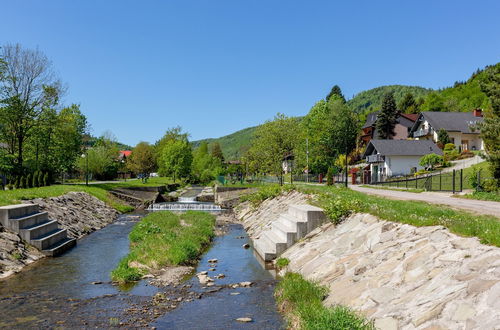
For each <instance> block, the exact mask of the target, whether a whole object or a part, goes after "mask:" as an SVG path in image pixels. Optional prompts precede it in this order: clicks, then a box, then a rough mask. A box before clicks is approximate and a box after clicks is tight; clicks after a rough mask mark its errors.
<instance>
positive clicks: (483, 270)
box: [236, 192, 500, 330]
mask: <svg viewBox="0 0 500 330" xmlns="http://www.w3.org/2000/svg"><path fill="white" fill-rule="evenodd" d="M309 197H310V196H307V195H304V194H301V193H298V192H291V193H288V194H286V195H282V196H280V197H277V198H275V199H272V200H267V201H264V202H263V203H262V204H261V205H260V206H259V207H258V208H256V209H254V208H252V207H251V206H250V205H249V204H248V203H243V204H242V205H240V206H239V207H237V208H236V214H237V216H238V217H239V219H240V220H241V221H242V222H243V225H244V226H245V228H246V229H247V231H248V232H249V234H250V236H251V237H258V236H259V235H260V233H261V232H262V230H263V229H264V228H269V227H270V226H271V224H272V222H274V221H276V220H277V219H278V218H279V215H280V214H282V213H286V212H287V209H288V205H290V204H302V203H304V202H306V201H307V200H308V198H309ZM281 257H283V258H287V259H289V260H290V263H289V265H288V266H287V267H286V269H284V270H282V274H281V275H283V272H285V271H292V272H298V273H300V274H302V275H303V276H304V277H305V278H306V279H308V280H312V281H317V282H319V283H320V284H322V285H325V286H326V287H328V288H329V295H328V297H327V298H326V299H325V301H324V303H325V305H327V306H333V305H336V304H341V305H345V306H349V307H351V308H353V309H354V310H357V311H360V312H361V313H362V314H364V315H365V316H366V317H368V318H370V319H372V320H374V321H375V324H376V326H377V328H379V329H384V330H386V329H500V328H499V326H498V325H499V324H500V249H499V248H497V247H493V246H488V245H483V244H481V243H480V242H479V240H478V239H477V238H464V237H460V236H457V235H454V234H452V233H450V232H449V231H448V230H447V229H446V228H444V227H440V226H432V227H414V226H411V225H405V224H400V223H393V222H388V221H382V220H379V219H378V218H376V217H374V216H372V215H370V214H354V215H352V216H351V217H349V218H348V219H346V220H345V221H344V222H343V223H341V224H340V225H338V226H335V225H333V224H332V223H326V224H324V225H322V226H321V227H318V228H316V229H315V230H314V231H312V232H310V233H309V234H308V235H307V236H306V237H305V238H303V239H302V240H301V241H299V242H298V243H296V244H295V245H293V246H292V247H290V248H289V249H287V250H286V251H285V252H284V253H283V254H282V256H281Z"/></svg>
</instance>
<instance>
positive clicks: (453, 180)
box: [451, 170, 455, 193]
mask: <svg viewBox="0 0 500 330" xmlns="http://www.w3.org/2000/svg"><path fill="white" fill-rule="evenodd" d="M451 185H452V186H453V188H452V190H453V193H455V170H453V179H452V180H451Z"/></svg>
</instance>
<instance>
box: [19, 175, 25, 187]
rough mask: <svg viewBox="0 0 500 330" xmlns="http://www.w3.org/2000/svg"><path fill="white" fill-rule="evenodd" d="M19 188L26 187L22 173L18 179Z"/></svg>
mask: <svg viewBox="0 0 500 330" xmlns="http://www.w3.org/2000/svg"><path fill="white" fill-rule="evenodd" d="M19 188H22V189H26V178H25V177H24V175H23V176H21V178H20V179H19Z"/></svg>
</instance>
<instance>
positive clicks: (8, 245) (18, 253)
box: [0, 225, 44, 278]
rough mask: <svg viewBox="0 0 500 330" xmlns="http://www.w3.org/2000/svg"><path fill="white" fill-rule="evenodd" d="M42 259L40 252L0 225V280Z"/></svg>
mask: <svg viewBox="0 0 500 330" xmlns="http://www.w3.org/2000/svg"><path fill="white" fill-rule="evenodd" d="M43 257H44V255H43V253H42V252H40V251H38V250H37V249H36V248H34V247H32V246H30V245H29V244H26V243H25V242H24V241H23V240H22V239H21V237H20V236H19V235H18V234H17V233H13V232H11V231H9V230H7V229H5V228H4V227H2V226H1V225H0V278H4V277H7V276H10V275H12V274H14V273H17V272H19V271H20V270H21V269H22V268H23V267H25V266H26V265H29V264H30V263H32V262H34V261H36V260H38V259H40V258H43Z"/></svg>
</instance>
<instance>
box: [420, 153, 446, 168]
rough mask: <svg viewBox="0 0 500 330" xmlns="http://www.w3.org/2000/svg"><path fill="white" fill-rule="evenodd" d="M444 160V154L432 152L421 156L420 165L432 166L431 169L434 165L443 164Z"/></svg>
mask: <svg viewBox="0 0 500 330" xmlns="http://www.w3.org/2000/svg"><path fill="white" fill-rule="evenodd" d="M443 161H444V160H443V157H442V156H439V155H436V154H434V153H432V154H427V155H424V156H423V157H422V158H420V162H419V165H420V166H423V167H426V168H427V167H430V168H431V169H433V168H434V166H436V165H437V164H442V163H443Z"/></svg>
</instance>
